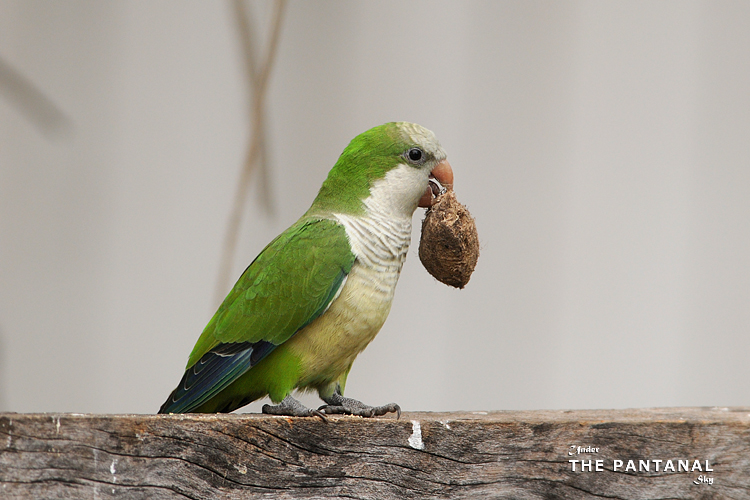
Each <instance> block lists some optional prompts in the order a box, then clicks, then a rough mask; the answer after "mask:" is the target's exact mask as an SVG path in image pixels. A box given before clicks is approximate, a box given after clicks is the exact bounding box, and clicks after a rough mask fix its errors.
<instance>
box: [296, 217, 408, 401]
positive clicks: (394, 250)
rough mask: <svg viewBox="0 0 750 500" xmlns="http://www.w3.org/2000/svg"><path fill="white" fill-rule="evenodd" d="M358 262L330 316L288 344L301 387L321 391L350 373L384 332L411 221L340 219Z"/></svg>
mask: <svg viewBox="0 0 750 500" xmlns="http://www.w3.org/2000/svg"><path fill="white" fill-rule="evenodd" d="M337 219H338V220H339V221H340V222H341V224H343V225H344V227H345V228H346V232H347V236H348V237H349V240H350V243H351V245H352V251H353V253H354V254H355V256H356V260H355V262H354V264H353V266H352V269H351V271H350V272H349V275H348V276H347V278H346V281H345V282H344V284H343V286H342V288H341V291H340V293H339V294H338V297H336V299H334V300H333V301H332V302H331V305H330V307H329V308H328V310H327V311H326V312H325V313H323V314H322V315H321V316H320V317H318V318H317V319H316V320H315V321H313V322H312V323H310V324H309V325H308V326H307V327H305V328H304V329H303V330H302V331H300V332H299V333H297V334H296V335H295V336H294V337H292V338H291V339H290V340H289V341H287V344H288V348H289V349H290V352H292V353H294V354H295V355H296V356H297V357H298V358H299V359H300V363H301V369H302V377H301V381H300V384H299V387H319V386H322V385H326V384H329V383H331V382H333V381H335V380H336V379H337V378H338V377H339V376H340V375H341V374H343V373H344V372H346V371H347V370H348V369H349V367H350V366H351V364H352V362H353V361H354V359H355V358H356V357H357V355H358V354H359V353H360V352H362V350H363V349H364V348H365V347H367V345H368V344H369V343H370V341H372V339H373V338H374V337H375V335H376V334H377V333H378V331H380V328H381V327H382V326H383V323H384V322H385V320H386V318H387V317H388V313H389V312H390V309H391V303H392V301H393V296H394V292H395V289H396V283H397V282H398V278H399V275H400V273H401V268H402V266H403V263H404V260H405V259H406V254H407V252H408V250H409V243H410V240H411V218H409V219H396V220H393V219H388V220H378V219H375V218H371V217H357V218H355V217H348V216H344V215H339V216H337Z"/></svg>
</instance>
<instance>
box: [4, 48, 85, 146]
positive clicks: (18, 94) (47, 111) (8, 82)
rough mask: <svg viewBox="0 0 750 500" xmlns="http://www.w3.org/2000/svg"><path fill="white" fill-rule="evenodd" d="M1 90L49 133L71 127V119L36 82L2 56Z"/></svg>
mask: <svg viewBox="0 0 750 500" xmlns="http://www.w3.org/2000/svg"><path fill="white" fill-rule="evenodd" d="M0 92H2V93H3V94H5V96H6V97H7V98H8V101H10V102H11V103H12V104H14V105H15V106H16V107H17V108H18V110H19V111H20V112H21V114H23V115H24V116H26V118H28V119H29V120H30V121H31V123H32V124H33V125H34V126H36V127H37V128H38V129H40V130H41V131H42V132H43V133H45V134H48V135H56V134H59V133H61V132H63V131H64V130H65V129H67V128H69V127H70V124H71V122H70V120H69V119H68V117H67V116H65V113H63V112H62V111H61V110H60V108H58V107H57V105H56V104H55V103H54V102H52V100H51V99H50V98H49V97H47V96H45V95H44V94H43V93H42V91H41V90H39V89H38V88H37V87H36V86H35V85H34V83H33V82H32V81H31V80H29V79H27V78H26V77H24V76H23V75H22V74H21V73H19V72H18V71H16V69H15V68H13V66H11V65H10V64H8V63H7V62H6V61H4V60H3V59H2V58H0Z"/></svg>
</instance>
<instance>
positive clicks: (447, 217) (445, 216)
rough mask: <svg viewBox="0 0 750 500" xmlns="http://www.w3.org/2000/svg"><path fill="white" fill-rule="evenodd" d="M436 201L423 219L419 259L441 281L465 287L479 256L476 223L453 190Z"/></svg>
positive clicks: (457, 286)
mask: <svg viewBox="0 0 750 500" xmlns="http://www.w3.org/2000/svg"><path fill="white" fill-rule="evenodd" d="M435 201H436V202H435V204H434V205H432V207H430V208H429V209H428V210H427V213H426V214H425V218H424V220H423V221H422V237H421V239H420V240H419V260H421V261H422V265H423V266H424V267H425V269H427V272H429V273H430V274H431V275H433V276H434V277H435V278H437V279H438V280H439V281H441V282H442V283H445V284H446V285H450V286H454V287H456V288H463V287H464V286H466V284H467V283H468V282H469V278H471V273H472V272H474V267H475V266H476V264H477V259H478V258H479V236H478V235H477V226H476V223H475V222H474V218H473V217H472V216H471V214H470V213H469V211H468V210H467V209H466V207H465V206H463V205H462V204H461V203H459V202H458V200H457V199H456V195H455V194H454V192H453V190H449V191H447V192H446V193H445V194H442V195H440V196H438V197H437V199H436V200H435Z"/></svg>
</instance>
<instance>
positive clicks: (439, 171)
mask: <svg viewBox="0 0 750 500" xmlns="http://www.w3.org/2000/svg"><path fill="white" fill-rule="evenodd" d="M430 178H433V179H435V180H437V181H438V182H439V183H440V184H441V185H442V186H443V187H444V188H445V189H447V190H449V191H450V190H451V189H453V169H452V168H451V164H450V163H448V160H443V161H441V162H440V163H438V164H437V165H435V168H433V169H432V172H430ZM438 189H439V188H438V187H437V186H436V185H435V184H434V183H433V182H430V183H429V185H428V186H427V189H425V191H424V194H423V195H422V197H421V198H420V199H419V206H420V207H422V208H429V207H431V206H432V204H433V203H435V198H436V197H437V195H438V194H440V193H439V192H437V191H438Z"/></svg>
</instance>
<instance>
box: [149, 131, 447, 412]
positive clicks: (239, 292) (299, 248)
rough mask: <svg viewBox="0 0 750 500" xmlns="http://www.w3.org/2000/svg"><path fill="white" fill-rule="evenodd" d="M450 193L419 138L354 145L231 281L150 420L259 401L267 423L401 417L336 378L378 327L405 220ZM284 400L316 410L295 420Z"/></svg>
mask: <svg viewBox="0 0 750 500" xmlns="http://www.w3.org/2000/svg"><path fill="white" fill-rule="evenodd" d="M452 183H453V171H452V170H451V166H450V164H449V163H448V162H447V161H446V155H445V152H444V151H443V149H442V148H441V147H440V145H439V144H438V141H437V139H436V138H435V135H434V134H433V133H432V132H430V131H429V130H427V129H425V128H424V127H421V126H419V125H416V124H413V123H404V122H400V123H387V124H385V125H381V126H379V127H375V128H372V129H370V130H368V131H367V132H364V133H363V134H360V135H359V136H357V137H355V138H354V140H352V141H351V142H350V143H349V145H348V146H347V147H346V148H345V149H344V152H343V153H342V154H341V156H340V157H339V159H338V161H337V162H336V164H335V165H334V166H333V168H332V169H331V171H330V172H329V174H328V178H327V179H326V180H325V181H324V182H323V186H322V187H321V188H320V191H319V193H318V196H317V197H316V198H315V201H313V203H312V206H311V207H310V209H309V210H308V211H307V212H306V213H305V214H304V215H303V216H302V217H301V218H300V219H299V220H298V221H297V222H295V223H294V224H292V226H291V227H289V229H287V230H286V231H284V232H283V233H281V234H280V235H279V236H278V237H277V238H276V239H274V240H273V241H272V242H271V243H269V244H268V246H266V248H265V249H263V251H262V252H261V253H260V255H258V256H257V257H256V258H255V260H254V261H253V262H252V263H251V264H250V266H249V267H248V268H247V269H246V270H245V272H244V273H242V276H241V277H240V279H239V280H238V281H237V284H235V285H234V288H232V290H231V291H230V292H229V295H227V297H226V298H225V299H224V302H223V303H222V304H221V306H220V307H219V310H218V311H216V314H214V316H213V318H211V321H209V323H208V325H207V326H206V328H205V330H203V333H202V334H201V336H200V338H199V339H198V342H197V343H196V344H195V347H194V348H193V351H192V353H191V354H190V358H189V359H188V363H187V369H186V370H185V374H184V375H183V377H182V380H181V381H180V384H179V386H178V387H177V388H176V389H175V390H174V391H172V394H170V395H169V397H168V398H167V401H166V402H165V403H164V404H163V405H162V407H161V408H160V409H159V413H191V412H199V413H213V412H230V411H233V410H235V409H237V408H240V407H241V406H244V405H246V404H248V403H250V402H252V401H255V400H256V399H259V398H262V397H264V396H269V397H270V398H271V401H273V402H274V403H276V404H275V405H265V406H263V412H264V413H270V414H274V415H289V416H312V415H318V416H320V417H322V418H324V419H325V417H324V414H332V413H346V414H354V415H361V416H374V415H384V414H386V413H389V412H397V413H399V414H400V411H401V410H400V408H399V406H398V405H396V404H395V403H391V404H386V405H383V406H368V405H365V404H363V403H361V402H359V401H357V400H354V399H351V398H347V397H344V396H343V394H344V387H345V385H346V377H347V375H348V374H349V370H350V369H351V367H352V362H353V361H354V359H355V358H356V357H357V355H358V354H359V353H360V352H361V351H362V350H363V349H364V348H365V347H366V346H367V344H369V343H370V341H371V340H372V339H373V338H374V337H375V335H376V334H377V333H378V331H379V330H380V328H381V327H382V326H383V323H384V322H385V320H386V317H387V316H388V312H389V311H390V308H391V301H392V300H393V295H394V291H395V289H396V282H397V281H398V277H399V274H400V273H401V266H402V265H403V263H404V259H405V258H406V253H407V250H408V249H409V242H410V240H411V227H412V226H411V224H412V215H413V214H414V211H415V210H416V208H417V206H421V207H429V206H430V205H431V204H432V200H433V199H434V197H435V195H436V194H437V193H436V190H437V189H441V188H442V187H443V186H445V187H447V185H451V184H452ZM295 389H299V390H317V391H318V394H319V395H320V397H321V399H322V400H323V401H325V403H326V404H325V405H323V406H321V407H320V408H319V409H318V410H314V409H309V408H306V407H305V406H303V405H302V403H300V402H299V401H297V400H296V399H294V398H292V396H291V393H292V391H294V390H295Z"/></svg>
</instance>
